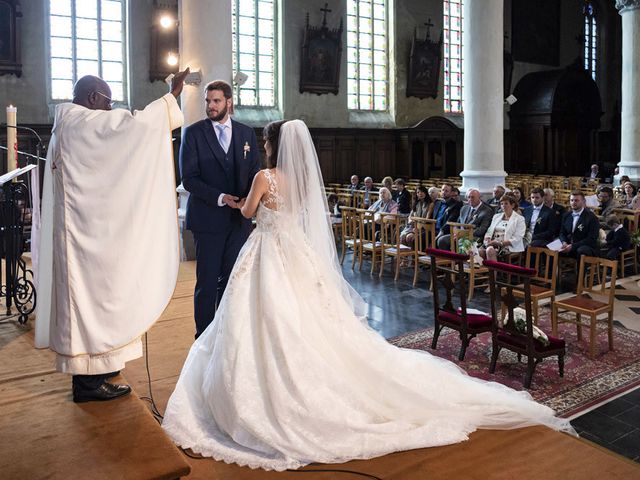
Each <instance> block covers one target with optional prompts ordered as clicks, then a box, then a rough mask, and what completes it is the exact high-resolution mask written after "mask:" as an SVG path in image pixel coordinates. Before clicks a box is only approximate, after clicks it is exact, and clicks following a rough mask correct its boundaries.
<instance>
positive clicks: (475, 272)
mask: <svg viewBox="0 0 640 480" xmlns="http://www.w3.org/2000/svg"><path fill="white" fill-rule="evenodd" d="M449 226H450V228H451V230H450V232H451V251H452V252H454V253H458V250H459V240H460V239H461V238H468V239H470V240H471V241H475V237H474V236H473V225H468V224H464V223H454V222H450V223H449ZM454 239H455V240H454ZM466 257H467V261H466V262H465V264H464V271H465V272H466V273H467V275H469V300H471V299H472V298H473V292H474V291H475V289H476V288H478V287H486V286H488V282H489V270H487V269H486V268H485V267H484V266H483V265H477V264H476V262H475V261H474V259H473V257H472V256H471V255H470V254H469V255H466Z"/></svg>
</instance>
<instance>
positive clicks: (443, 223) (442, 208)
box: [433, 183, 462, 236]
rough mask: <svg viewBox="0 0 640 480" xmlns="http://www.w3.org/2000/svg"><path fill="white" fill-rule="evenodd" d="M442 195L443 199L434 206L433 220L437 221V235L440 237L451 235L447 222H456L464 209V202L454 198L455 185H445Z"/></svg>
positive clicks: (441, 191)
mask: <svg viewBox="0 0 640 480" xmlns="http://www.w3.org/2000/svg"><path fill="white" fill-rule="evenodd" d="M440 195H441V198H439V199H438V200H436V203H435V204H434V206H433V218H434V219H435V220H436V234H437V235H438V236H440V235H448V234H449V225H447V222H455V221H456V220H457V219H458V217H459V216H460V209H461V208H462V202H461V201H459V200H456V199H455V197H454V192H453V185H451V184H449V183H444V184H443V185H442V189H441V190H440Z"/></svg>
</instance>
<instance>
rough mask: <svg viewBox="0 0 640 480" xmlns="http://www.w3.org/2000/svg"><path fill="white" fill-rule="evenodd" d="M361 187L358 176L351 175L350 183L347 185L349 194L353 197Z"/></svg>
mask: <svg viewBox="0 0 640 480" xmlns="http://www.w3.org/2000/svg"><path fill="white" fill-rule="evenodd" d="M361 188H362V185H360V179H359V178H358V175H351V183H350V184H349V193H350V194H352V195H353V193H354V192H355V191H356V190H360V189H361Z"/></svg>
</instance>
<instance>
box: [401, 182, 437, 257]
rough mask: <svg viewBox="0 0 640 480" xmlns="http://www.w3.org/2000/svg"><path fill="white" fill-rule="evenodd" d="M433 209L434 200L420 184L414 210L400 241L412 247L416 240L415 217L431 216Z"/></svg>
mask: <svg viewBox="0 0 640 480" xmlns="http://www.w3.org/2000/svg"><path fill="white" fill-rule="evenodd" d="M432 188H433V187H432ZM432 211H433V200H432V199H431V197H430V196H429V192H428V191H427V189H426V187H423V186H422V185H420V186H419V187H418V188H416V195H415V199H414V204H413V210H412V211H411V213H410V214H409V222H408V223H407V226H406V227H404V230H402V233H400V241H401V242H402V243H403V244H404V245H408V246H409V247H412V246H413V244H414V242H415V236H414V232H415V224H414V222H413V219H414V218H429V215H431V212H432Z"/></svg>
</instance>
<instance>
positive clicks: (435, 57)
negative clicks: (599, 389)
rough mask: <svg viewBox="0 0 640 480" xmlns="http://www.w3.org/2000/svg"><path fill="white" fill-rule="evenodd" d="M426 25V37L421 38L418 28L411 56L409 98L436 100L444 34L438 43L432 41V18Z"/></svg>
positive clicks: (408, 78)
mask: <svg viewBox="0 0 640 480" xmlns="http://www.w3.org/2000/svg"><path fill="white" fill-rule="evenodd" d="M424 25H425V26H426V27H427V28H426V35H425V36H424V38H419V36H418V28H417V27H416V29H415V32H414V35H413V40H412V42H411V51H410V54H409V75H408V76H407V97H418V98H427V97H431V98H436V97H437V96H438V80H439V78H440V61H441V58H442V32H441V33H440V39H439V40H438V41H437V42H434V41H432V40H431V27H433V26H434V24H433V23H432V22H431V18H429V19H428V20H427V22H426V23H424Z"/></svg>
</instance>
